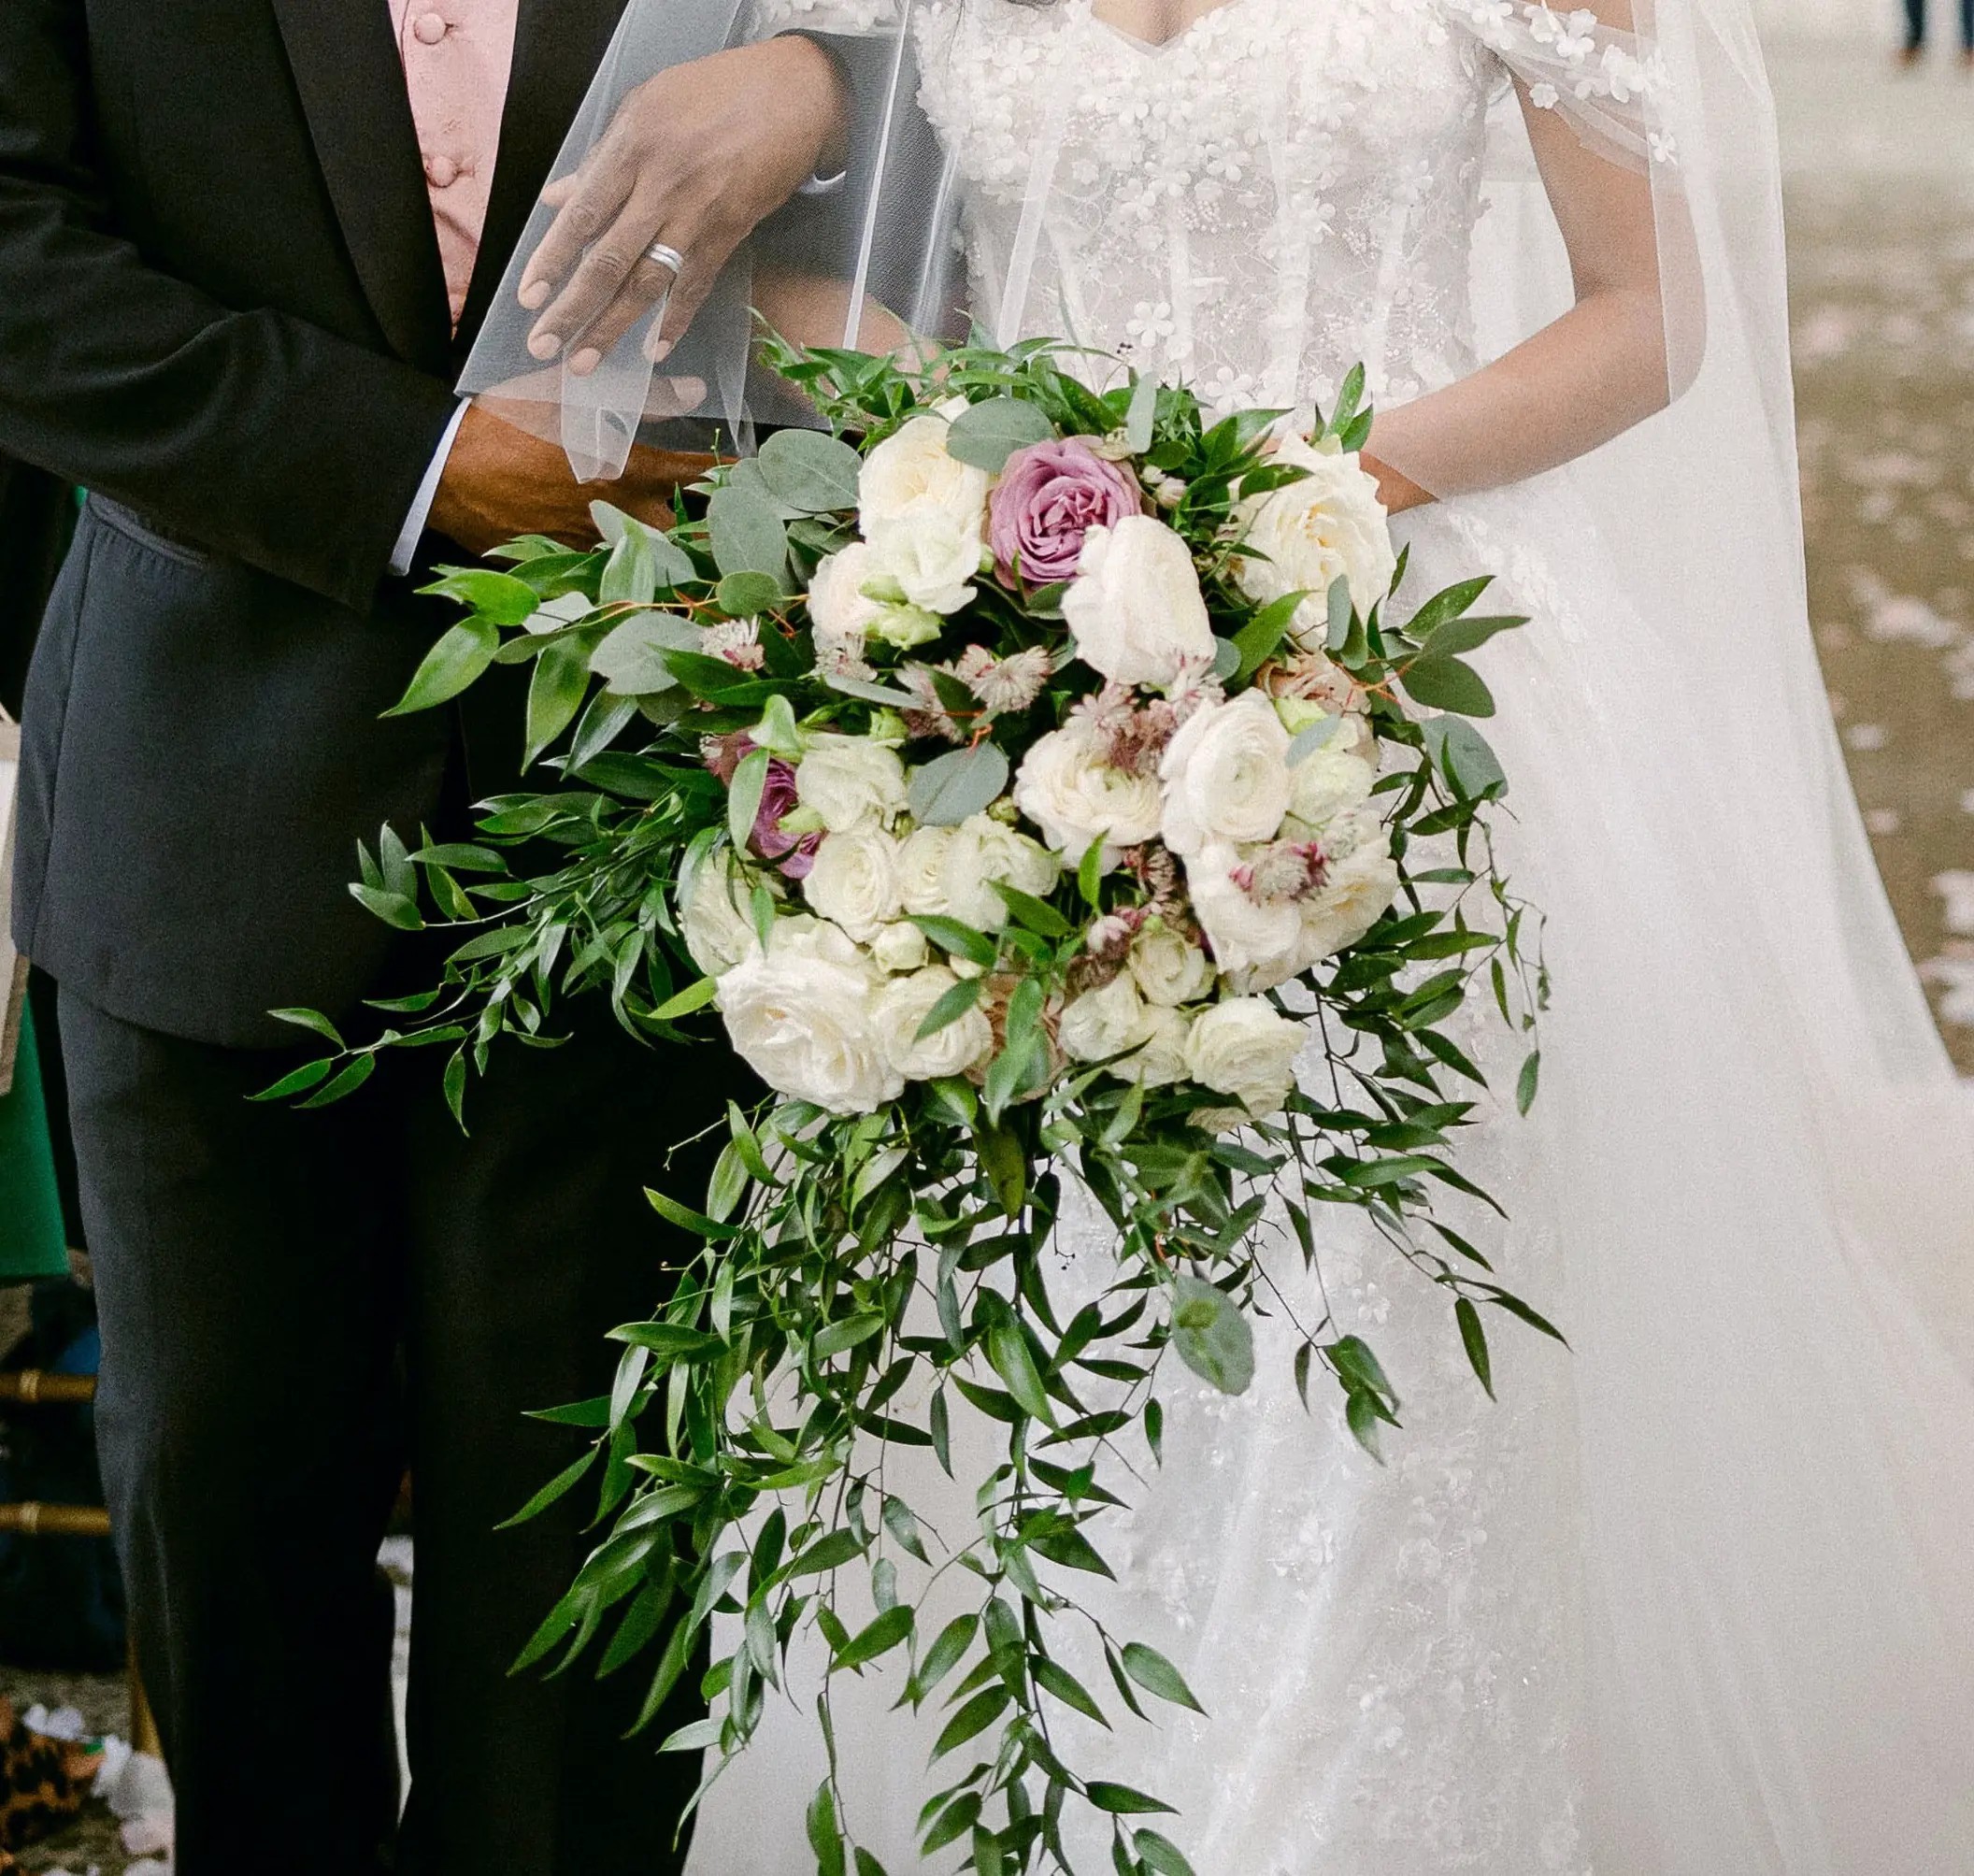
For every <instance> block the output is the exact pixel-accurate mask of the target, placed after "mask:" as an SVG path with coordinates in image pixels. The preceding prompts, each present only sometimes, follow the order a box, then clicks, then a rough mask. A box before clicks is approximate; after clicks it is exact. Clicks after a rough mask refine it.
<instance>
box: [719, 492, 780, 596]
mask: <svg viewBox="0 0 1974 1876" xmlns="http://www.w3.org/2000/svg"><path fill="white" fill-rule="evenodd" d="M706 519H707V535H708V540H709V542H710V544H711V546H712V550H713V563H714V565H715V566H718V567H719V569H720V571H721V572H722V573H765V574H767V575H769V576H771V577H772V578H773V579H774V580H776V581H777V583H778V584H779V585H780V587H781V590H782V591H784V592H785V591H787V586H786V581H787V579H788V531H787V529H785V528H784V527H783V526H782V525H781V517H780V515H778V514H777V513H776V512H775V509H774V507H773V505H772V504H771V503H769V502H767V501H765V500H764V499H763V498H762V497H761V496H759V495H757V494H753V493H752V492H751V490H748V489H745V488H738V489H731V488H729V489H716V490H715V491H714V492H713V494H712V495H711V496H710V497H709V498H708V502H707V505H706Z"/></svg>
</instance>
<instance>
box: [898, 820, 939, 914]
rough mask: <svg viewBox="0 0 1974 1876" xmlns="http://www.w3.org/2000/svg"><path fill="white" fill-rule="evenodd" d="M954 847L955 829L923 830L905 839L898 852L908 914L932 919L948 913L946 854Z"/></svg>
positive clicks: (900, 884) (901, 891)
mask: <svg viewBox="0 0 1974 1876" xmlns="http://www.w3.org/2000/svg"><path fill="white" fill-rule="evenodd" d="M951 845H952V829H951V827H920V828H916V829H914V830H913V831H912V832H911V833H910V834H908V835H907V836H906V837H905V841H904V844H903V845H902V846H901V847H900V848H899V849H898V895H899V897H900V898H901V899H902V900H903V902H904V906H905V909H906V910H907V911H908V912H916V913H918V914H919V915H920V916H921V917H931V916H934V915H937V914H939V913H943V912H944V911H945V910H946V909H947V906H946V852H947V850H948V849H949V848H950V847H951ZM914 929H916V927H914Z"/></svg>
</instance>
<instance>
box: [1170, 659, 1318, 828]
mask: <svg viewBox="0 0 1974 1876" xmlns="http://www.w3.org/2000/svg"><path fill="white" fill-rule="evenodd" d="M1288 752H1289V733H1288V731H1287V730H1285V729H1283V728H1282V726H1281V719H1280V717H1278V716H1277V715H1276V714H1275V709H1274V706H1273V705H1271V704H1270V703H1269V702H1268V700H1267V698H1266V697H1265V696H1263V695H1262V694H1261V693H1260V692H1259V691H1243V692H1242V693H1241V694H1240V695H1238V696H1237V697H1234V698H1232V699H1230V700H1229V701H1228V702H1226V703H1223V704H1209V706H1208V707H1207V708H1206V709H1199V710H1194V713H1193V714H1192V715H1191V716H1190V717H1188V718H1187V719H1186V720H1185V722H1184V723H1181V724H1180V728H1179V734H1178V735H1177V736H1175V737H1174V738H1172V740H1171V742H1170V744H1169V745H1168V746H1167V747H1166V753H1165V758H1164V760H1163V761H1162V762H1161V763H1160V764H1159V773H1160V775H1161V776H1162V777H1163V778H1164V780H1165V784H1166V814H1165V829H1164V832H1165V837H1166V846H1168V847H1169V848H1171V850H1172V851H1173V852H1175V853H1180V854H1188V855H1190V854H1193V853H1196V852H1199V851H1200V849H1201V848H1203V847H1204V846H1206V845H1207V844H1208V843H1209V841H1251V840H1272V839H1273V838H1275V836H1276V834H1277V833H1278V832H1280V827H1281V817H1282V816H1283V814H1285V813H1286V812H1287V811H1288V806H1289V786H1290V783H1289V765H1288Z"/></svg>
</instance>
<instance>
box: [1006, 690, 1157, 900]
mask: <svg viewBox="0 0 1974 1876" xmlns="http://www.w3.org/2000/svg"><path fill="white" fill-rule="evenodd" d="M1014 805H1015V806H1016V807H1017V808H1019V809H1021V810H1022V812H1023V814H1025V815H1026V816H1027V817H1028V818H1029V820H1031V821H1032V822H1034V823H1035V824H1036V825H1037V827H1039V828H1040V829H1041V830H1042V837H1043V838H1044V839H1046V840H1047V841H1048V842H1049V844H1050V846H1051V847H1053V848H1054V849H1055V851H1056V852H1059V853H1065V854H1066V855H1067V856H1068V857H1069V858H1070V859H1072V860H1077V861H1080V860H1081V858H1082V856H1083V854H1084V853H1085V852H1088V851H1089V848H1090V844H1091V842H1092V841H1094V840H1101V841H1102V842H1103V843H1104V858H1103V864H1104V866H1105V868H1106V869H1107V870H1108V869H1109V867H1111V866H1115V865H1116V864H1117V861H1118V856H1119V853H1120V852H1121V851H1122V850H1123V848H1126V847H1136V846H1138V845H1139V844H1140V843H1142V842H1143V841H1146V840H1149V839H1151V838H1152V837H1153V836H1154V835H1155V834H1157V832H1158V823H1159V816H1160V812H1161V809H1162V802H1161V797H1160V794H1159V787H1158V780H1157V778H1156V777H1154V776H1150V775H1132V774H1129V773H1127V772H1126V771H1125V770H1123V769H1122V768H1113V767H1111V766H1110V765H1109V763H1108V762H1106V761H1105V760H1104V757H1103V748H1102V743H1101V740H1100V738H1098V736H1097V733H1096V728H1095V725H1094V724H1093V723H1091V721H1090V719H1089V718H1088V717H1072V718H1070V720H1069V721H1068V723H1066V724H1064V726H1063V727H1062V728H1061V729H1059V730H1051V731H1050V733H1049V734H1048V735H1047V736H1045V737H1043V738H1040V739H1039V740H1038V741H1037V742H1036V743H1035V744H1034V745H1033V746H1032V747H1031V748H1030V749H1029V751H1028V753H1027V754H1026V755H1024V756H1023V758H1022V766H1021V770H1020V773H1019V774H1017V775H1016V777H1015V779H1014Z"/></svg>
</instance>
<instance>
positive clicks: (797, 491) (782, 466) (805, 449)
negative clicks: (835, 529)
mask: <svg viewBox="0 0 1974 1876" xmlns="http://www.w3.org/2000/svg"><path fill="white" fill-rule="evenodd" d="M754 460H755V462H756V463H758V464H759V465H760V468H761V477H762V480H764V481H765V482H766V484H767V486H768V489H769V491H770V492H771V493H772V494H774V495H775V496H776V497H777V499H779V500H780V501H782V502H785V503H786V504H787V505H788V506H789V507H790V508H800V509H801V510H802V512H803V513H804V514H833V513H836V512H837V511H838V510H840V509H844V508H855V507H856V505H857V478H858V476H859V474H860V473H861V472H862V470H863V467H864V461H863V458H862V457H860V456H859V455H858V454H857V452H856V451H855V450H853V449H851V446H850V445H849V444H848V443H845V442H843V441H841V440H840V439H839V438H837V437H829V436H825V435H824V434H823V433H822V432H821V431H820V430H778V431H777V432H776V433H775V434H774V435H773V436H772V437H768V438H767V439H766V440H765V441H764V442H763V443H762V445H761V450H760V453H759V454H758V455H757V456H756V457H755V459H754Z"/></svg>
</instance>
